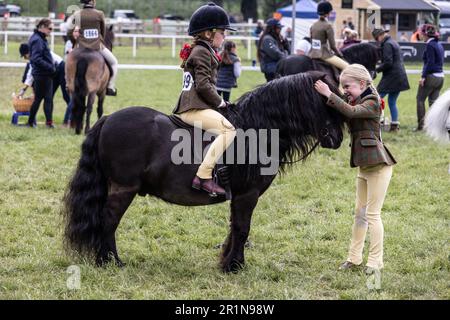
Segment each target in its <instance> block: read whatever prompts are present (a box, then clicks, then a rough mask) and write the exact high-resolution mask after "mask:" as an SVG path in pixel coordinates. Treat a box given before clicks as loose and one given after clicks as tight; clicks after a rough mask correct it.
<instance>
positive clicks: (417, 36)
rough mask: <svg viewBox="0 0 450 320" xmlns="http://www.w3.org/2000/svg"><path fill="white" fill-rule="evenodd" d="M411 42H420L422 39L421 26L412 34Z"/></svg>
mask: <svg viewBox="0 0 450 320" xmlns="http://www.w3.org/2000/svg"><path fill="white" fill-rule="evenodd" d="M409 41H410V42H419V41H420V27H419V28H417V29H416V31H415V32H414V33H413V34H412V35H411V39H410V40H409Z"/></svg>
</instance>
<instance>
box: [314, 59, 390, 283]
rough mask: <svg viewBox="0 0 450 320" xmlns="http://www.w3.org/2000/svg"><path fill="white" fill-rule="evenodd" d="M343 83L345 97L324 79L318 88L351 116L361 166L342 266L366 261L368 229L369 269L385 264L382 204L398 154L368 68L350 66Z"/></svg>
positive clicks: (354, 154) (356, 162) (355, 158)
mask: <svg viewBox="0 0 450 320" xmlns="http://www.w3.org/2000/svg"><path fill="white" fill-rule="evenodd" d="M340 84H341V86H342V88H343V90H344V93H345V99H344V100H343V99H341V98H340V97H338V96H337V95H336V94H334V93H332V92H331V91H330V89H329V87H328V85H327V84H325V83H324V82H322V81H320V80H319V81H317V82H316V83H315V88H316V90H317V91H318V92H319V93H320V94H322V95H324V96H325V97H327V98H328V105H329V106H330V107H333V108H334V109H336V110H337V111H339V112H341V113H342V114H343V115H344V116H346V117H347V118H348V126H349V128H350V132H351V141H352V142H351V147H352V149H351V157H350V165H351V167H358V174H357V178H356V207H355V220H354V224H353V230H352V241H351V244H350V250H349V253H348V258H347V261H345V262H344V263H343V264H342V265H341V266H340V269H341V270H346V269H352V268H354V267H356V266H359V265H360V264H361V263H362V252H363V248H364V240H365V238H366V233H367V229H369V232H370V246H369V257H368V261H367V264H366V270H365V271H366V273H367V274H372V273H374V272H375V271H377V270H378V271H379V270H380V269H381V268H383V234H384V229H383V223H382V221H381V208H382V206H383V202H384V198H385V196H386V192H387V189H388V186H389V182H390V180H391V176H392V166H393V165H394V164H395V163H396V161H395V159H394V157H393V156H392V155H391V153H390V152H389V150H388V149H387V148H386V147H385V146H384V144H383V141H382V139H381V130H380V117H381V98H380V96H379V94H378V92H377V91H376V89H375V87H374V86H373V83H372V78H371V76H370V74H369V72H368V71H367V69H366V68H365V67H364V66H362V65H359V64H352V65H350V66H348V67H347V68H346V69H344V71H343V72H342V74H341V77H340Z"/></svg>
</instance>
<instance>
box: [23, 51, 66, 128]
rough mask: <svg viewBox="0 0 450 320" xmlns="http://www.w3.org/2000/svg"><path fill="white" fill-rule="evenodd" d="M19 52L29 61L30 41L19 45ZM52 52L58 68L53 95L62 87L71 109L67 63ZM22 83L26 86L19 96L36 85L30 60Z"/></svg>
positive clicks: (54, 79) (53, 85)
mask: <svg viewBox="0 0 450 320" xmlns="http://www.w3.org/2000/svg"><path fill="white" fill-rule="evenodd" d="M19 52H20V56H21V57H22V58H24V59H25V60H28V61H29V60H30V47H29V46H28V43H22V44H21V45H20V47H19ZM50 53H51V55H52V59H53V63H54V65H55V68H56V72H55V75H54V77H53V84H52V87H53V95H52V97H53V98H54V97H55V93H56V91H57V90H58V88H61V93H62V96H63V99H64V101H65V102H66V104H67V110H69V109H70V96H69V93H68V92H67V89H66V79H65V76H66V73H65V63H64V61H63V59H62V58H61V57H60V56H58V55H57V54H56V53H54V52H53V51H50ZM22 83H23V84H24V85H25V87H23V88H22V89H21V90H20V92H19V97H23V95H24V94H25V92H26V90H27V89H28V88H29V87H34V77H33V68H32V67H31V64H30V62H28V63H27V65H26V67H25V72H24V74H23V77H22ZM66 114H67V111H66ZM65 123H66V124H67V122H65Z"/></svg>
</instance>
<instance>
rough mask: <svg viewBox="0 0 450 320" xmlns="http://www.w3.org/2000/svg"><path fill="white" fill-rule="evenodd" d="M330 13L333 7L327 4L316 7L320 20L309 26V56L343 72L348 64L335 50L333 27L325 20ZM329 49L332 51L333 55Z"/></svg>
mask: <svg viewBox="0 0 450 320" xmlns="http://www.w3.org/2000/svg"><path fill="white" fill-rule="evenodd" d="M331 11H333V6H332V5H331V3H329V2H320V3H319V4H318V6H317V14H318V15H319V16H320V18H319V20H317V21H316V22H315V23H314V24H313V25H312V26H311V40H312V48H311V51H310V53H309V56H310V57H311V58H312V59H321V60H324V61H326V62H328V63H329V64H332V65H334V66H335V67H337V68H338V69H340V70H344V69H345V68H346V67H347V66H348V63H347V62H346V61H344V60H343V59H342V55H341V53H340V52H339V50H338V49H337V48H336V41H335V39H334V30H333V26H332V25H331V24H330V23H329V22H328V20H327V18H328V17H329V15H330V12H331ZM330 49H331V50H333V51H334V54H333V53H332V52H331V51H330Z"/></svg>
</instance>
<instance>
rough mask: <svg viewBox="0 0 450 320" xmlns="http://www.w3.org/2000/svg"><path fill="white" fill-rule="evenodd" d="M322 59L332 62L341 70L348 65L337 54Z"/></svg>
mask: <svg viewBox="0 0 450 320" xmlns="http://www.w3.org/2000/svg"><path fill="white" fill-rule="evenodd" d="M324 60H325V61H326V62H328V63H329V64H332V65H333V66H335V67H336V68H338V69H340V70H341V71H342V70H344V69H345V68H347V67H348V66H349V64H348V63H347V62H346V61H344V60H343V59H341V58H339V57H337V56H332V57H331V58H328V59H324Z"/></svg>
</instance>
